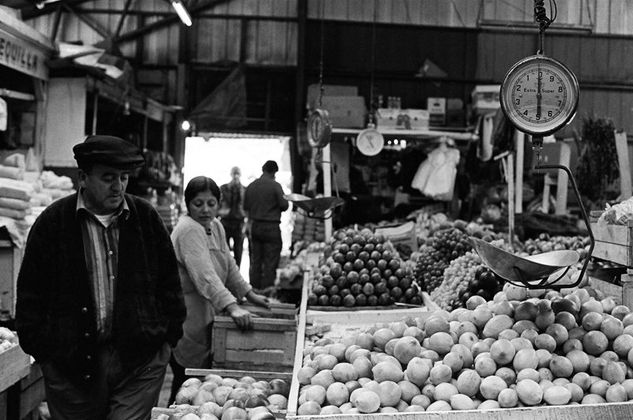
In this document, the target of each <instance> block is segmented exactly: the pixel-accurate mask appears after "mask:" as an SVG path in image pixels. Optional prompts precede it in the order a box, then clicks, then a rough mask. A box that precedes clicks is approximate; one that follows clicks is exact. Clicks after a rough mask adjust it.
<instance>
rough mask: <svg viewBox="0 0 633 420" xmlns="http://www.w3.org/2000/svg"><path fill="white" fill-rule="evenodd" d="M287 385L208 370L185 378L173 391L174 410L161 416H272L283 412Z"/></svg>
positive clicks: (191, 419) (189, 419) (184, 418)
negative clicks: (201, 375)
mask: <svg viewBox="0 0 633 420" xmlns="http://www.w3.org/2000/svg"><path fill="white" fill-rule="evenodd" d="M289 392H290V386H289V384H288V383H287V382H286V381H284V380H282V379H272V380H270V381H262V380H260V381H258V380H256V379H255V378H253V377H252V376H244V377H241V378H239V379H235V378H228V377H222V376H220V375H217V374H214V373H210V374H208V375H206V376H205V377H204V378H202V379H200V378H196V377H191V378H189V379H187V380H186V381H185V382H184V383H183V384H182V386H181V387H180V389H179V390H178V393H177V394H176V399H175V402H174V404H173V405H172V406H171V407H170V409H173V411H174V412H173V413H172V414H170V415H169V416H167V415H166V416H165V417H164V419H165V420H167V419H170V420H171V419H181V420H196V419H201V420H205V419H209V420H210V419H220V420H222V419H224V420H227V419H252V420H256V419H259V420H264V419H274V418H275V416H274V413H275V412H280V411H285V410H286V408H287V404H288V394H289Z"/></svg>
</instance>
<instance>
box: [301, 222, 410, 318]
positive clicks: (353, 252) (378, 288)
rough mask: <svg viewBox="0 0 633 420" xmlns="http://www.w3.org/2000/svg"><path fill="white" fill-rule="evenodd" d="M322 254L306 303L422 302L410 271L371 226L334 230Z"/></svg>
mask: <svg viewBox="0 0 633 420" xmlns="http://www.w3.org/2000/svg"><path fill="white" fill-rule="evenodd" d="M325 255H327V258H326V260H325V263H324V264H323V265H322V266H321V267H320V268H319V270H318V271H317V272H316V273H315V275H314V279H313V283H312V289H311V291H310V293H309V294H308V305H309V306H338V307H356V306H388V305H392V304H394V303H396V302H399V303H408V304H413V305H421V304H422V296H421V289H420V287H419V286H418V284H417V283H416V281H415V278H414V277H413V273H412V271H411V270H410V269H409V268H407V267H406V265H405V264H404V262H403V261H402V260H401V259H400V258H399V257H398V256H397V253H396V252H395V250H394V249H393V247H392V245H391V243H390V242H388V241H385V239H384V238H383V237H381V236H380V235H374V234H373V233H372V231H371V230H370V229H368V228H363V229H361V230H357V229H351V228H350V229H341V230H337V231H336V232H334V233H333V236H332V240H331V242H330V248H329V249H328V250H326V254H325Z"/></svg>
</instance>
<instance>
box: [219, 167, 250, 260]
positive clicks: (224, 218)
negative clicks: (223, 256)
mask: <svg viewBox="0 0 633 420" xmlns="http://www.w3.org/2000/svg"><path fill="white" fill-rule="evenodd" d="M241 175H242V173H241V171H240V168H238V167H237V166H234V167H233V168H231V182H229V183H228V184H224V185H222V186H221V187H220V192H221V196H222V200H221V203H220V211H219V213H218V214H219V216H220V222H222V226H224V232H225V233H226V242H227V243H228V245H229V248H231V239H232V240H233V247H232V249H233V258H235V263H236V264H237V266H238V267H239V266H240V263H241V262H242V250H243V248H244V215H245V214H244V207H243V203H244V191H245V190H246V188H245V187H244V186H243V185H242V183H241V182H240V176H241Z"/></svg>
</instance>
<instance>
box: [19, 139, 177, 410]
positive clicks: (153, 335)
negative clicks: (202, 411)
mask: <svg viewBox="0 0 633 420" xmlns="http://www.w3.org/2000/svg"><path fill="white" fill-rule="evenodd" d="M73 151H74V153H75V159H76V160H77V164H78V166H79V191H78V193H77V194H75V195H71V196H68V197H65V198H62V199H59V200H57V201H56V202H54V203H53V204H51V205H50V206H49V207H47V208H46V209H45V210H44V212H42V214H41V215H40V216H39V217H38V219H37V220H36V221H35V223H34V225H33V226H32V228H31V231H30V233H29V238H28V240H27V244H26V248H25V252H24V259H23V262H22V267H21V269H20V274H19V276H18V285H17V307H16V325H17V330H18V336H19V338H20V345H21V346H22V348H23V349H24V351H25V352H26V353H28V354H30V355H32V356H33V357H34V358H35V360H36V361H37V362H38V363H39V364H40V366H41V368H42V372H43V375H44V383H45V387H46V401H47V402H48V407H49V409H50V412H51V414H52V417H53V418H54V419H57V420H60V419H128V420H129V419H138V420H141V419H149V418H150V414H151V409H152V407H154V406H156V403H157V401H158V396H159V393H160V389H161V386H162V383H163V379H164V376H165V370H166V366H167V363H168V361H169V357H170V355H171V347H170V346H174V345H175V344H176V342H177V341H178V339H179V338H180V337H181V336H182V323H183V321H184V319H185V313H186V310H185V306H184V300H183V296H182V290H181V288H180V281H179V278H178V268H177V263H176V258H175V254H174V250H173V248H172V244H171V240H170V238H169V233H168V232H167V230H166V229H165V226H164V224H163V222H162V220H161V218H160V216H159V214H158V213H157V212H156V210H155V209H154V208H153V207H152V206H151V204H149V203H148V202H147V201H145V200H142V199H140V198H138V197H134V196H131V195H128V194H126V193H125V189H126V187H127V184H128V179H129V176H130V173H131V172H132V171H133V170H134V169H136V168H138V167H140V166H142V165H143V163H144V159H143V156H142V155H141V153H140V151H139V149H138V148H137V147H136V146H134V145H133V144H131V143H129V142H126V141H125V140H123V139H120V138H118V137H111V136H90V137H88V138H87V139H86V140H85V141H84V142H83V143H80V144H77V145H75V147H74V148H73Z"/></svg>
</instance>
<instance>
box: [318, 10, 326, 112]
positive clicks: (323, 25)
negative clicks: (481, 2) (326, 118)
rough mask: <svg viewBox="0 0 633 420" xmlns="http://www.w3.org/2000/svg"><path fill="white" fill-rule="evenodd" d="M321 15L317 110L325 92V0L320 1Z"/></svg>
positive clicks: (320, 105)
mask: <svg viewBox="0 0 633 420" xmlns="http://www.w3.org/2000/svg"><path fill="white" fill-rule="evenodd" d="M319 14H320V15H321V16H320V18H321V39H320V41H319V42H320V45H319V49H320V52H319V54H320V57H319V108H321V107H322V106H323V93H324V92H325V87H324V86H323V44H325V18H324V16H325V0H321V10H320V12H319Z"/></svg>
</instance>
